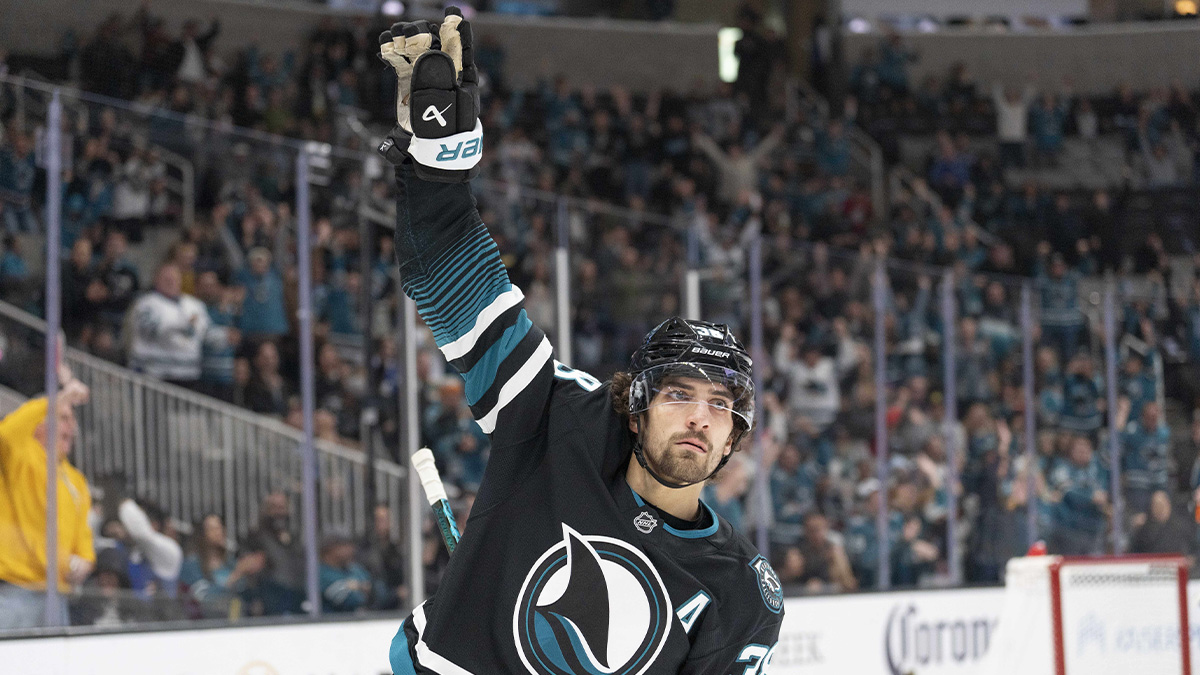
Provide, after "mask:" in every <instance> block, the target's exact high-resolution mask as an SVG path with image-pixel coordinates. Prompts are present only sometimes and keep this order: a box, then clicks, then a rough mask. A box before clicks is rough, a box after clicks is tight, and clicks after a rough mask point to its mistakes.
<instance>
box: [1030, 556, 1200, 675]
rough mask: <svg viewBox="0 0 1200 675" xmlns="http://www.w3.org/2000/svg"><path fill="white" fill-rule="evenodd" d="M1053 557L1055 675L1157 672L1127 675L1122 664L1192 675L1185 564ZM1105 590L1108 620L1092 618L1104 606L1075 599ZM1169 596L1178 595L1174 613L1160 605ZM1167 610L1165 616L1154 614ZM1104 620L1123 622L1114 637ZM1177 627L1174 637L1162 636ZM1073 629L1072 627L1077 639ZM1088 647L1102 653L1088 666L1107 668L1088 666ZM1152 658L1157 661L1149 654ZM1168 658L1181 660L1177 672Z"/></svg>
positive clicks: (1167, 559)
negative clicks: (1152, 664) (1151, 663)
mask: <svg viewBox="0 0 1200 675" xmlns="http://www.w3.org/2000/svg"><path fill="white" fill-rule="evenodd" d="M1053 557H1054V558H1056V559H1055V560H1054V561H1053V562H1051V563H1050V565H1049V572H1050V604H1051V620H1052V621H1053V625H1054V668H1055V675H1075V674H1076V673H1077V672H1079V671H1082V672H1088V673H1097V674H1099V673H1101V672H1108V671H1111V672H1114V673H1115V672H1130V673H1132V672H1152V671H1151V670H1141V669H1139V670H1138V671H1134V670H1124V669H1123V668H1124V662H1125V661H1127V660H1130V659H1131V658H1138V659H1141V658H1147V659H1154V660H1155V661H1156V662H1157V661H1162V662H1163V663H1162V666H1161V667H1168V668H1171V669H1170V670H1155V671H1153V672H1160V673H1162V674H1163V675H1169V674H1170V673H1179V675H1191V672H1192V670H1191V655H1190V644H1189V642H1190V640H1189V630H1188V603H1187V581H1188V568H1187V561H1186V560H1185V559H1184V558H1182V557H1179V556H1170V555H1124V556H1099V557H1063V556H1053ZM1100 592H1107V595H1108V597H1107V601H1108V605H1107V608H1108V610H1109V611H1108V613H1107V615H1106V616H1105V617H1104V618H1099V615H1097V614H1096V613H1095V612H1096V610H1097V609H1099V607H1096V606H1095V603H1094V601H1093V600H1090V599H1089V600H1084V599H1083V598H1081V597H1076V596H1082V595H1084V594H1088V595H1093V594H1097V593H1100ZM1064 595H1065V596H1066V597H1064ZM1168 595H1170V596H1173V597H1172V598H1171V600H1172V602H1171V604H1173V607H1171V606H1168V607H1162V606H1161V605H1162V604H1163V600H1165V599H1166V598H1167V597H1168ZM1099 599H1100V600H1102V601H1103V600H1105V598H1099ZM1172 610H1174V611H1172ZM1162 611H1166V612H1167V614H1165V615H1160V616H1158V617H1156V616H1154V615H1155V614H1157V613H1158V612H1162ZM1168 617H1172V618H1171V619H1168ZM1105 618H1109V619H1112V620H1116V621H1121V622H1124V623H1123V624H1119V625H1118V626H1116V627H1115V628H1114V630H1113V631H1112V632H1111V634H1110V633H1109V632H1108V631H1106V630H1105V629H1106V628H1107V627H1108V626H1106V625H1105V623H1104V620H1105ZM1098 621H1099V623H1097V622H1098ZM1172 625H1174V630H1173V631H1171V630H1164V629H1165V628H1167V627H1169V626H1172ZM1068 629H1072V630H1073V634H1072V630H1068ZM1110 642H1112V643H1114V644H1110ZM1089 647H1094V648H1095V649H1093V650H1091V651H1094V652H1095V653H1096V654H1097V656H1095V657H1092V658H1091V660H1096V659H1104V661H1106V662H1107V663H1108V665H1107V666H1105V665H1104V664H1103V663H1101V664H1095V663H1091V662H1090V661H1089V657H1088V656H1087V655H1086V653H1087V652H1088V651H1089V649H1088V648H1089ZM1156 647H1159V648H1156ZM1114 652H1115V653H1114ZM1147 652H1149V653H1151V654H1154V655H1152V656H1151V655H1147ZM1168 652H1171V653H1174V654H1177V655H1178V656H1177V663H1176V664H1174V665H1173V666H1172V665H1171V664H1168V663H1166V661H1167V660H1168V659H1170V658H1171V657H1170V656H1166V654H1167V653H1168ZM1126 655H1128V656H1126ZM1114 661H1115V662H1114ZM1082 662H1087V665H1084V664H1083V663H1082ZM1146 665H1148V664H1146ZM1143 667H1144V666H1143ZM1102 668H1104V669H1106V670H1101V669H1102ZM1176 668H1177V670H1176Z"/></svg>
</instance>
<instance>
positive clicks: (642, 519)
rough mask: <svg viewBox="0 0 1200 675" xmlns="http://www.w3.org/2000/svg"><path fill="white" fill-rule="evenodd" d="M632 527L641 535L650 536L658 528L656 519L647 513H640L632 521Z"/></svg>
mask: <svg viewBox="0 0 1200 675" xmlns="http://www.w3.org/2000/svg"><path fill="white" fill-rule="evenodd" d="M633 526H634V527H636V528H637V530H638V532H641V533H642V534H650V533H651V532H653V531H654V528H655V527H657V526H658V519H657V518H655V517H654V516H652V515H650V512H649V511H642V512H641V513H640V514H638V517H637V518H634V519H633Z"/></svg>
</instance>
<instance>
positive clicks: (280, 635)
mask: <svg viewBox="0 0 1200 675" xmlns="http://www.w3.org/2000/svg"><path fill="white" fill-rule="evenodd" d="M1003 597H1004V591H1003V589H1000V588H985V589H963V590H933V591H912V592H903V593H864V594H857V595H841V596H826V597H808V598H790V599H788V600H787V604H786V618H785V620H784V626H783V630H782V631H781V633H780V636H779V644H778V646H777V647H776V649H775V654H774V657H773V660H772V664H771V668H770V671H769V672H770V673H772V675H845V674H846V673H855V674H856V675H903V674H905V673H916V674H917V675H974V674H975V673H976V671H977V669H978V666H979V662H980V659H982V658H983V655H984V654H986V653H987V648H988V643H989V640H990V637H991V635H992V633H993V632H994V631H995V628H996V622H997V617H998V616H999V614H1000V609H1001V605H1002V603H1003ZM1198 601H1200V582H1192V583H1190V584H1189V585H1188V602H1189V606H1190V607H1191V608H1192V610H1193V611H1192V612H1191V617H1192V628H1191V638H1192V657H1193V672H1200V670H1197V669H1196V665H1197V663H1196V654H1197V652H1200V649H1198V648H1197V647H1200V640H1198V637H1200V622H1197V618H1196V617H1198V616H1200V606H1198V604H1197V603H1198ZM398 625H399V620H398V619H388V620H363V621H344V622H331V623H317V624H298V625H287V626H269V627H255V628H214V629H208V630H187V631H154V632H144V633H117V634H108V635H89V636H73V637H69V638H63V637H54V638H37V639H8V640H0V664H2V665H0V671H2V672H4V673H5V674H6V675H8V674H12V675H26V674H28V675H35V674H36V675H48V674H52V673H63V674H70V675H81V674H86V673H95V674H96V675H108V674H110V673H111V674H112V675H202V674H203V675H207V674H210V673H214V674H218V673H219V674H222V675H224V674H228V675H380V674H382V673H389V672H390V669H389V667H388V662H387V651H388V644H389V643H390V641H391V639H392V636H393V635H395V633H396V629H397V627H398Z"/></svg>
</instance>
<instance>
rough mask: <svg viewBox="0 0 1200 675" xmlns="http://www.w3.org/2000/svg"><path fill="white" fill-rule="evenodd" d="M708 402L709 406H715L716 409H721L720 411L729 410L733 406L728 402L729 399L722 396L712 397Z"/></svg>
mask: <svg viewBox="0 0 1200 675" xmlns="http://www.w3.org/2000/svg"><path fill="white" fill-rule="evenodd" d="M708 404H709V405H710V406H712V407H714V408H716V409H717V410H722V411H724V410H731V409H732V408H733V406H732V405H731V404H730V403H729V401H728V400H726V399H723V398H714V399H712V400H710V401H709V402H708Z"/></svg>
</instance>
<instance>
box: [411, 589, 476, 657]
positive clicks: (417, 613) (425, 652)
mask: <svg viewBox="0 0 1200 675" xmlns="http://www.w3.org/2000/svg"><path fill="white" fill-rule="evenodd" d="M413 628H416V629H417V645H416V650H417V661H420V662H421V665H422V666H424V667H426V668H429V669H430V670H433V671H435V672H438V673H441V675H472V673H471V671H469V670H467V669H465V668H461V667H459V666H456V665H454V664H453V663H451V662H450V660H449V659H447V658H446V657H444V656H442V655H441V654H438V653H437V652H434V651H433V650H432V649H430V648H429V645H427V644H425V639H424V638H423V637H422V636H423V635H424V634H425V603H424V602H422V603H421V604H419V605H417V608H416V609H414V610H413Z"/></svg>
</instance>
